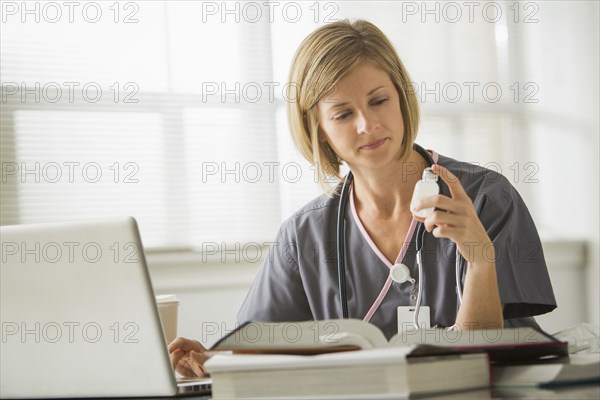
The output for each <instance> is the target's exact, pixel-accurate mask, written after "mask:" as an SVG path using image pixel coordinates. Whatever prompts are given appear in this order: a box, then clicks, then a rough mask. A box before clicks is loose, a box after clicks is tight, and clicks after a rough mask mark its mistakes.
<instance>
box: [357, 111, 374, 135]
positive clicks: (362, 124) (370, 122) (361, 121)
mask: <svg viewBox="0 0 600 400" xmlns="http://www.w3.org/2000/svg"><path fill="white" fill-rule="evenodd" d="M377 128H379V119H378V118H377V116H376V115H375V113H373V112H370V111H369V110H366V111H360V112H358V113H357V118H356V133H358V134H359V135H363V134H370V133H373V132H375V130H376V129H377Z"/></svg>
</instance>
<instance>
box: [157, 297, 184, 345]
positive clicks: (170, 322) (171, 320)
mask: <svg viewBox="0 0 600 400" xmlns="http://www.w3.org/2000/svg"><path fill="white" fill-rule="evenodd" d="M156 305H157V306H158V313H159V314H160V322H161V324H162V329H163V333H164V336H165V340H166V341H167V344H169V343H171V342H172V341H173V340H175V338H176V337H177V310H178V308H179V300H177V296H176V295H174V294H162V295H158V296H156Z"/></svg>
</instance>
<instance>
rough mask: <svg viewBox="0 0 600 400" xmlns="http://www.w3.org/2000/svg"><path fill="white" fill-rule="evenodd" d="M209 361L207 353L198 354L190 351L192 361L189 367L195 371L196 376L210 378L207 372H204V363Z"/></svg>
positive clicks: (190, 360)
mask: <svg viewBox="0 0 600 400" xmlns="http://www.w3.org/2000/svg"><path fill="white" fill-rule="evenodd" d="M207 359H208V357H207V356H206V354H205V353H197V352H195V351H190V359H189V362H188V363H189V365H190V367H191V368H192V371H194V374H196V376H208V374H207V373H206V371H205V370H204V367H203V365H204V362H205V361H206V360H207Z"/></svg>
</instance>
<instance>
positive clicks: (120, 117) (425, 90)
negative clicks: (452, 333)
mask: <svg viewBox="0 0 600 400" xmlns="http://www.w3.org/2000/svg"><path fill="white" fill-rule="evenodd" d="M468 3H469V4H470V5H467V4H466V3H461V2H392V1H370V2H366V1H365V2H362V1H341V2H290V1H287V2H266V3H263V2H187V1H169V2H164V1H135V2H131V1H119V2H74V4H76V5H75V6H74V9H73V10H69V9H68V7H66V6H65V5H64V4H63V3H60V2H37V1H36V2H3V3H2V13H3V14H2V25H1V27H2V34H1V35H0V44H1V49H0V53H1V54H0V55H1V63H0V75H1V81H2V87H1V91H2V93H1V95H2V110H1V112H0V130H1V138H0V141H1V145H2V149H1V152H0V156H1V158H2V182H1V189H2V190H1V194H0V196H1V197H0V200H1V206H0V219H1V221H0V222H1V223H2V224H16V223H35V222H49V221H57V220H67V219H75V218H86V217H102V216H107V215H115V214H128V215H133V216H135V217H136V218H137V219H138V221H139V223H140V227H141V230H142V234H143V239H144V243H145V245H146V246H147V247H157V248H170V247H193V248H196V249H202V248H203V247H204V246H205V245H206V244H209V245H213V244H215V243H216V244H217V245H219V246H220V245H221V244H225V245H226V246H227V245H229V246H230V247H231V244H232V243H236V242H239V243H247V242H257V243H259V244H261V243H264V242H268V241H270V240H272V239H273V237H274V235H275V232H276V230H277V227H278V226H279V224H280V223H281V221H282V220H283V219H284V218H287V217H288V216H289V215H291V214H292V213H293V212H294V211H295V210H297V209H298V208H299V207H300V206H302V205H303V204H305V203H306V202H307V201H309V200H310V199H311V198H313V197H314V196H316V195H318V194H319V190H318V186H317V185H316V182H315V179H314V170H313V169H311V167H310V165H309V164H308V163H306V161H305V160H303V159H302V158H301V157H300V156H299V155H298V153H297V152H296V150H295V149H294V148H293V145H292V143H291V139H290V137H289V132H288V128H287V122H286V116H285V101H286V99H285V98H284V96H283V95H282V93H283V87H284V85H285V82H286V80H287V73H288V68H289V63H290V61H291V58H292V55H293V52H294V51H295V49H296V48H297V46H298V45H299V44H300V42H301V40H302V39H303V38H304V37H305V36H306V35H307V34H308V33H309V32H311V31H312V30H313V29H315V28H316V27H317V26H320V25H322V24H324V23H327V22H332V21H334V20H338V19H342V18H350V19H355V18H364V19H367V20H370V21H372V22H374V23H375V24H376V25H378V26H379V27H380V28H381V29H382V30H383V31H384V32H385V33H386V34H387V35H388V37H390V39H391V40H392V42H393V43H394V45H395V46H396V49H397V51H398V53H399V55H400V57H401V58H402V60H403V62H404V63H405V66H406V68H407V69H408V71H409V73H410V75H411V78H412V80H413V84H414V88H415V90H416V91H417V96H418V97H419V99H420V102H421V105H422V111H423V113H422V122H421V128H420V132H419V136H418V138H417V141H418V142H419V143H420V144H422V145H424V146H425V147H428V148H431V149H434V150H437V151H438V152H440V153H442V154H445V155H448V156H451V157H455V158H457V159H461V160H464V161H470V162H476V163H479V164H480V165H484V166H488V167H493V168H499V169H500V171H501V172H502V173H503V174H504V175H505V176H507V178H509V180H511V183H513V184H514V185H515V186H517V188H518V189H519V191H520V192H521V194H522V195H523V197H524V198H525V200H526V202H527V203H528V204H529V205H530V210H531V211H532V214H533V215H534V219H535V220H536V221H539V227H541V229H542V230H543V229H544V227H547V226H550V227H554V228H553V229H560V228H559V227H558V226H559V225H560V224H567V225H568V224H571V225H573V224H575V222H574V221H573V220H572V219H570V218H569V216H568V215H566V214H565V215H563V216H562V217H560V218H558V219H556V218H555V217H554V216H555V214H556V212H557V207H556V205H557V204H558V203H557V202H559V200H555V201H546V200H545V201H542V198H541V196H542V195H541V194H540V193H545V194H546V195H544V196H545V197H548V196H547V194H549V193H553V187H552V185H551V183H550V176H551V175H553V174H555V173H556V172H557V171H556V169H557V168H559V167H558V166H556V165H555V163H553V158H552V157H550V156H549V155H548V154H550V153H551V152H552V151H553V150H552V149H555V148H556V145H551V144H550V142H548V138H554V139H552V140H553V142H557V141H558V139H557V138H559V137H560V136H561V130H562V129H563V128H566V126H563V125H564V124H565V122H564V121H571V122H572V123H567V124H566V125H568V126H569V127H573V126H575V127H576V132H578V133H577V136H576V138H575V140H576V141H575V142H574V143H573V144H572V147H573V148H574V149H585V148H586V146H585V143H587V141H588V140H589V139H590V137H591V136H590V133H589V132H590V129H589V127H590V126H594V123H595V124H596V126H597V118H596V122H594V121H592V120H590V121H588V122H585V121H586V118H588V117H587V116H589V115H591V114H592V113H589V112H582V111H581V110H588V109H589V107H588V105H590V104H594V101H595V102H596V103H595V104H597V93H596V95H595V97H594V96H593V95H592V94H590V95H586V96H587V97H585V98H584V97H582V98H581V99H582V100H581V101H568V102H566V103H565V101H563V99H562V97H561V95H560V93H563V92H564V91H568V90H571V89H572V88H573V87H577V85H575V84H573V82H580V78H579V77H578V76H577V75H576V74H569V73H568V71H572V70H573V69H574V68H575V67H574V65H573V64H574V61H573V60H575V59H577V55H578V54H583V53H584V52H585V51H586V50H585V49H584V48H583V47H582V46H584V43H585V41H582V40H576V39H577V37H587V33H586V32H590V31H593V30H594V29H595V32H597V27H595V28H594V27H590V26H588V25H585V24H575V21H579V20H585V21H588V20H589V19H586V18H585V16H586V15H588V14H589V12H588V11H589V10H591V9H592V8H594V6H586V7H587V8H586V7H579V6H578V7H569V6H568V5H566V3H564V2H524V3H523V2H493V1H491V2H490V1H482V2H468ZM578 4H583V3H578ZM586 4H587V3H586ZM57 7H58V8H57ZM469 7H473V8H472V9H470V8H469ZM590 7H591V8H590ZM98 9H99V10H100V14H98V12H97V10H98ZM57 10H60V12H61V16H60V18H58V12H57ZM84 10H85V12H84ZM499 10H500V11H499ZM586 10H587V11H586ZM595 10H596V13H597V6H596V8H595ZM457 11H458V12H460V16H459V14H457ZM563 17H565V18H567V20H568V21H571V23H572V25H577V29H576V30H575V31H574V33H573V35H575V36H573V37H568V38H567V37H566V36H564V35H559V34H558V33H557V32H556V31H555V30H554V28H555V27H556V26H557V24H560V23H561V22H560V20H561V19H562V18H563ZM536 21H537V22H536ZM590 21H591V20H590ZM557 35H558V36H557ZM577 35H578V36H577ZM545 37H553V38H555V40H554V39H553V42H554V43H556V46H557V49H565V48H568V49H573V50H572V51H573V55H572V56H569V57H566V58H564V60H566V61H564V62H563V63H561V64H556V60H557V59H558V58H560V57H558V54H554V53H552V52H550V55H552V57H551V58H552V59H553V60H554V61H552V62H551V61H550V60H549V59H548V57H549V56H548V55H547V54H546V53H545V50H543V49H542V45H543V44H544V43H546V40H545V39H544V38H545ZM569 43H571V44H573V43H575V44H576V45H575V46H572V45H571V44H569ZM580 47H581V48H580ZM556 51H557V52H558V51H559V50H556ZM569 51H571V50H569ZM584 64H585V63H584ZM548 65H553V69H548ZM585 65H588V64H585ZM589 65H590V67H589V68H588V69H589V71H588V72H589V73H588V75H590V76H591V75H592V72H594V68H593V66H592V64H589ZM554 68H558V69H556V70H555V69H554ZM569 68H570V69H569ZM552 71H562V72H552ZM590 71H591V72H590ZM553 73H554V74H556V73H559V74H560V75H561V76H563V77H568V80H567V81H564V82H563V81H561V80H560V79H558V78H557V76H555V75H553ZM565 79H567V78H565ZM561 82H562V83H561ZM596 86H597V79H596ZM548 93H550V95H551V98H549V97H548ZM557 113H563V114H564V115H567V119H566V120H565V119H562V118H559V117H556V116H555V115H556V114H557ZM568 115H571V117H568ZM552 118H554V120H553V119H552ZM553 121H554V122H553ZM579 121H583V122H579ZM560 124H563V125H560ZM592 131H593V129H592ZM547 132H551V135H554V136H548V133H547ZM594 134H596V133H594ZM594 137H595V136H594ZM595 140H596V141H597V137H596V138H595ZM533 143H536V145H533ZM542 143H543V145H541V146H540V144H542ZM527 162H534V163H538V164H539V166H540V169H539V171H538V173H534V175H527V174H530V173H531V172H532V170H531V169H527V167H526V166H525V164H526V163H527ZM526 176H528V177H529V178H531V179H536V178H540V181H539V182H538V183H537V184H536V185H535V186H534V185H531V184H530V183H529V182H525V181H524V178H525V177H526ZM544 177H546V180H544V179H542V178H544ZM566 181H568V179H565V182H566ZM584 186H585V185H581V187H584ZM566 192H569V191H568V190H567V191H565V193H566ZM581 197H582V198H586V199H587V197H585V196H584V195H582V196H581ZM585 201H588V202H590V204H593V203H594V200H593V199H590V200H585ZM586 204H587V203H586ZM561 215H562V214H561ZM556 221H559V222H560V224H559V223H558V222H556Z"/></svg>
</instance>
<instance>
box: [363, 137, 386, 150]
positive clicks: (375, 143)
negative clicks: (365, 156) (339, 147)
mask: <svg viewBox="0 0 600 400" xmlns="http://www.w3.org/2000/svg"><path fill="white" fill-rule="evenodd" d="M383 143H385V138H384V139H379V140H374V141H372V142H369V143H367V144H365V145H364V146H361V147H360V149H361V150H375V149H377V148H379V147H381V145H383Z"/></svg>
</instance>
